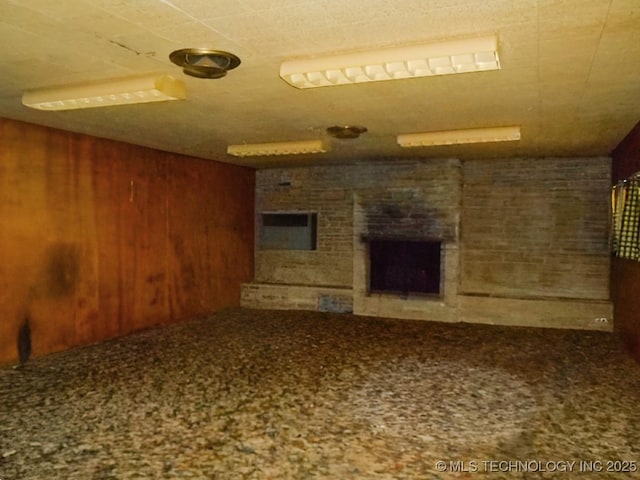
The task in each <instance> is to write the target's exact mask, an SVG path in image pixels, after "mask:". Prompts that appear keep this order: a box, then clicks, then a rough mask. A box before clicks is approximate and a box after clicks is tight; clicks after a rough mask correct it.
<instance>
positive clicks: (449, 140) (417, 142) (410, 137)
mask: <svg viewBox="0 0 640 480" xmlns="http://www.w3.org/2000/svg"><path fill="white" fill-rule="evenodd" d="M516 140H520V127H517V126H512V127H490V128H470V129H465V130H445V131H440V132H424V133H407V134H402V135H398V137H397V141H398V145H400V146H401V147H431V146H435V145H454V144H461V143H485V142H509V141H516Z"/></svg>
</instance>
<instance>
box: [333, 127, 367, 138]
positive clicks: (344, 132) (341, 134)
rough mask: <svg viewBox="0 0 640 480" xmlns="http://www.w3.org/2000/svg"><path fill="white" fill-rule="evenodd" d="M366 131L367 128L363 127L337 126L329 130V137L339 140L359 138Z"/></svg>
mask: <svg viewBox="0 0 640 480" xmlns="http://www.w3.org/2000/svg"><path fill="white" fill-rule="evenodd" d="M366 131H367V127H362V126H360V125H344V126H342V125H335V126H333V127H329V128H327V133H328V134H329V136H331V137H333V138H339V139H341V140H344V139H353V138H358V137H359V136H360V135H362V134H363V133H365V132H366Z"/></svg>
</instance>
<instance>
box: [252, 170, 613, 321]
mask: <svg viewBox="0 0 640 480" xmlns="http://www.w3.org/2000/svg"><path fill="white" fill-rule="evenodd" d="M609 168H610V159H608V158H586V159H535V160H531V159H509V160H478V161H466V162H462V161H460V160H457V159H435V160H411V161H400V160H397V161H372V162H370V163H366V164H357V165H334V166H327V167H300V168H286V169H268V170H260V171H258V172H257V186H256V225H257V230H256V231H257V232H259V231H260V228H259V227H260V221H261V220H260V219H261V218H262V217H263V213H264V212H271V213H273V212H283V213H286V214H292V213H293V214H295V213H296V212H298V213H301V212H302V213H304V214H305V215H314V217H313V218H315V219H316V220H317V221H316V223H315V224H314V225H315V227H317V231H314V232H311V233H312V234H313V235H315V236H314V239H315V242H314V249H313V250H306V251H305V250H301V249H297V250H293V249H291V250H287V249H273V248H269V247H268V246H262V245H261V244H260V239H259V238H258V239H257V245H256V255H255V260H256V261H255V275H254V281H253V282H252V283H249V284H245V285H244V286H243V290H242V304H243V305H244V306H247V307H253V308H276V309H308V310H324V311H337V312H354V313H356V314H362V315H370V316H380V317H392V318H406V319H419V320H434V321H447V322H456V321H468V322H481V323H499V324H509V325H531V326H548V327H562V328H587V329H605V330H608V329H610V328H611V323H609V324H602V323H596V322H595V319H596V318H601V317H606V318H608V319H610V320H612V319H611V316H612V313H611V311H612V308H611V302H610V301H609V292H608V275H609V252H608V244H607V232H608V205H607V202H608V189H609V186H610V184H609ZM315 227H314V228H315Z"/></svg>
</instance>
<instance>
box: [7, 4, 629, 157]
mask: <svg viewBox="0 0 640 480" xmlns="http://www.w3.org/2000/svg"><path fill="white" fill-rule="evenodd" d="M494 33H495V34H497V35H498V38H499V45H500V46H499V54H500V59H501V63H502V69H501V70H498V71H488V72H478V73H467V74H462V75H445V76H438V77H426V78H416V79H407V80H398V81H387V82H373V83H367V84H358V85H345V86H337V87H326V88H314V89H308V90H298V89H295V88H293V87H291V86H289V85H288V84H286V83H285V82H284V81H283V80H281V79H280V78H279V75H278V74H279V68H280V64H281V63H282V61H283V60H286V59H292V58H296V57H306V56H314V55H327V54H334V53H339V52H343V51H350V50H358V49H374V48H379V47H389V46H397V45H405V44H412V43H421V42H430V41H440V40H445V39H452V38H459V37H461V38H465V37H473V36H480V35H486V34H494ZM0 43H1V44H2V48H1V49H0V62H1V63H2V74H1V75H0V116H1V117H7V118H13V119H18V120H24V121H27V122H31V123H36V124H42V125H48V126H52V127H57V128H61V129H65V130H71V131H76V132H83V133H88V134H91V135H95V136H99V137H105V138H111V139H116V140H121V141H125V142H130V143H135V144H140V145H145V146H150V147H154V148H158V149H161V150H168V151H172V152H179V153H185V154H189V155H194V156H197V157H203V158H208V159H215V160H220V161H224V162H232V163H239V164H244V165H251V166H256V167H263V166H274V165H292V164H309V163H322V164H326V163H335V162H354V161H359V160H368V159H375V158H400V157H408V156H411V157H422V158H430V157H459V158H463V159H464V158H488V157H515V156H518V157H519V156H527V157H544V156H572V157H575V156H599V155H609V154H610V153H611V150H612V149H613V148H614V147H615V146H616V145H617V144H618V142H619V141H620V140H621V139H622V138H623V137H624V136H625V135H626V134H627V133H628V132H629V130H631V128H632V127H633V126H634V125H635V123H636V122H638V120H639V119H640V1H638V0H483V1H478V0H368V1H363V2H346V3H345V2H344V0H339V1H338V0H315V1H314V0H235V1H233V2H230V1H222V0H135V1H134V0H131V1H126V0H91V1H89V0H86V1H84V0H65V1H55V2H54V1H51V0H24V1H18V0H15V1H13V0H0ZM185 47H210V48H215V49H221V50H227V51H230V52H232V53H234V54H236V55H238V56H239V57H240V58H241V60H242V64H241V65H240V66H239V67H238V68H237V69H235V70H233V71H231V72H229V74H228V75H227V76H226V77H225V78H223V79H218V80H203V79H197V78H193V77H187V76H185V75H183V74H182V72H181V70H180V68H178V67H176V66H175V65H173V64H172V63H171V62H170V61H169V58H168V57H169V53H170V52H171V51H173V50H176V49H180V48H185ZM153 72H162V73H167V74H172V75H174V76H176V77H178V78H182V79H183V80H184V82H185V83H186V86H187V95H188V97H187V99H186V100H183V101H176V102H160V103H152V104H144V105H131V106H117V107H107V108H94V109H87V110H75V111H65V112H42V111H37V110H33V109H29V108H27V107H25V106H23V105H22V104H21V96H22V92H23V90H26V89H34V88H40V87H49V86H58V85H64V84H71V83H77V82H84V81H93V80H104V79H110V78H119V77H126V76H130V75H134V74H143V73H153ZM336 124H340V125H343V124H357V125H365V126H366V127H367V128H368V130H369V131H368V132H367V133H366V134H364V135H363V136H362V137H361V138H360V139H358V140H335V139H331V140H330V142H331V143H332V147H333V148H332V151H331V152H330V153H326V154H317V155H303V156H287V157H253V158H250V157H249V158H244V159H238V158H236V157H232V156H229V155H227V154H226V147H227V145H228V144H238V143H262V142H282V141H297V140H313V139H324V138H326V133H325V132H324V130H325V128H326V127H328V126H331V125H336ZM504 125H520V126H521V128H522V139H521V140H520V141H517V142H501V143H490V144H489V143H487V144H477V145H463V146H447V147H421V148H411V149H402V148H400V147H399V146H398V145H397V144H396V142H395V135H397V134H398V133H412V132H423V131H432V130H447V129H461V128H475V127H485V126H504Z"/></svg>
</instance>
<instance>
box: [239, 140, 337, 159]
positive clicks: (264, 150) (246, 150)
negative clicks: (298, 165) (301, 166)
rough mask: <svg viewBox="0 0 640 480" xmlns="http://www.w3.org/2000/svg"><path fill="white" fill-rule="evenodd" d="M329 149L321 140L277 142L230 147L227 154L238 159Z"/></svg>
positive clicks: (319, 151)
mask: <svg viewBox="0 0 640 480" xmlns="http://www.w3.org/2000/svg"><path fill="white" fill-rule="evenodd" d="M327 150H328V148H327V147H326V146H325V145H324V144H323V143H322V141H321V140H310V141H304V142H275V143H252V144H243V145H229V146H228V147H227V153H228V154H229V155H235V156H236V157H251V156H259V155H298V154H302V153H324V152H326V151H327Z"/></svg>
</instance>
